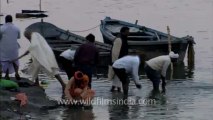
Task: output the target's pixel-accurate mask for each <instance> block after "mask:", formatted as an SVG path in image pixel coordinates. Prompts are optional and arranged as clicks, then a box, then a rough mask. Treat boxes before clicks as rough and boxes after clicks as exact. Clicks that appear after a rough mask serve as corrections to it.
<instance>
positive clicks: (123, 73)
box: [112, 55, 141, 97]
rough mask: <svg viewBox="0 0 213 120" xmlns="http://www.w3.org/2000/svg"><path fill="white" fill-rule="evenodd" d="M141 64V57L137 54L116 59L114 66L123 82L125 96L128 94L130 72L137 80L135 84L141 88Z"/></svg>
mask: <svg viewBox="0 0 213 120" xmlns="http://www.w3.org/2000/svg"><path fill="white" fill-rule="evenodd" d="M139 65H140V58H139V56H137V55H127V56H124V57H122V58H120V59H118V60H116V61H115V62H114V63H113V65H112V67H113V70H114V72H115V74H116V75H117V76H118V78H119V79H120V81H121V82H122V87H123V92H124V96H125V97H127V96H128V90H129V82H130V81H129V79H128V74H131V75H132V78H133V80H134V82H135V85H136V87H137V88H138V89H141V85H140V83H139V76H138V69H139Z"/></svg>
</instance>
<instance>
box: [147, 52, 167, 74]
mask: <svg viewBox="0 0 213 120" xmlns="http://www.w3.org/2000/svg"><path fill="white" fill-rule="evenodd" d="M146 64H147V65H149V67H151V68H152V69H153V70H156V71H160V72H161V75H162V76H164V77H165V76H166V71H167V69H168V66H169V65H170V64H171V59H170V56H169V55H163V56H159V57H156V58H152V59H150V60H149V61H146Z"/></svg>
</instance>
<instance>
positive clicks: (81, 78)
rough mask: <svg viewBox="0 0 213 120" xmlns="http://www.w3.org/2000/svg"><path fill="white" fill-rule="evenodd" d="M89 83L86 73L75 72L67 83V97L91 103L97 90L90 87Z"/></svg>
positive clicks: (71, 99)
mask: <svg viewBox="0 0 213 120" xmlns="http://www.w3.org/2000/svg"><path fill="white" fill-rule="evenodd" d="M88 84H89V78H88V76H87V75H86V74H83V73H82V72H80V71H77V72H75V74H74V76H73V77H72V78H71V79H70V80H69V82H68V83H67V85H66V88H65V91H64V93H65V96H66V98H67V99H68V100H70V101H73V100H84V101H85V103H86V104H90V102H91V100H92V99H93V97H94V94H95V92H94V91H93V90H91V89H90V88H89V87H88ZM82 102H83V101H82ZM81 104H83V103H81Z"/></svg>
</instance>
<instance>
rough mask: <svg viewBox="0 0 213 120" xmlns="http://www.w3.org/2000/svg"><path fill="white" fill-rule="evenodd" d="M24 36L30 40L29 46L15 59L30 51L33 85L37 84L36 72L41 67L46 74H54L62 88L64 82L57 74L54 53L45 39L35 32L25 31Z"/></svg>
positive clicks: (57, 69) (57, 68)
mask: <svg viewBox="0 0 213 120" xmlns="http://www.w3.org/2000/svg"><path fill="white" fill-rule="evenodd" d="M25 36H26V37H27V38H28V39H29V40H30V42H31V44H30V47H29V48H28V51H26V52H25V53H24V54H23V55H21V56H20V57H19V58H17V59H20V58H22V57H23V56H25V55H27V54H28V53H30V55H31V56H32V59H33V63H32V80H33V81H34V80H35V85H39V81H38V73H39V71H40V69H41V68H43V69H42V70H45V72H46V73H47V74H48V75H50V76H55V77H56V79H58V81H59V82H60V84H61V86H62V88H63V90H64V89H65V83H64V81H63V80H62V79H61V77H60V75H59V67H58V64H57V62H56V58H55V55H54V53H53V51H52V49H51V48H50V46H49V45H48V44H47V42H46V40H45V39H44V38H43V37H42V36H41V35H40V34H39V33H37V32H32V33H31V32H29V33H27V32H26V33H25Z"/></svg>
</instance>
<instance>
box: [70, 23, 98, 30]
mask: <svg viewBox="0 0 213 120" xmlns="http://www.w3.org/2000/svg"><path fill="white" fill-rule="evenodd" d="M99 26H100V24H98V25H96V26H94V27H92V28H88V29H85V30H69V31H70V32H86V31H90V30H93V29H95V28H97V27H99Z"/></svg>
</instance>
